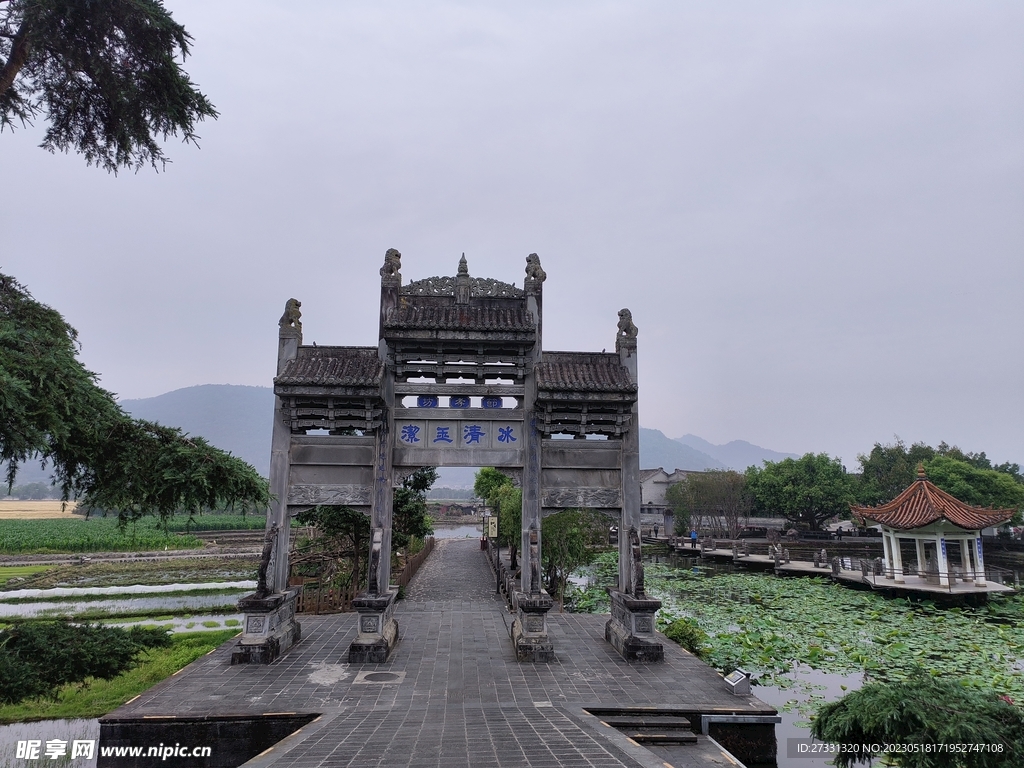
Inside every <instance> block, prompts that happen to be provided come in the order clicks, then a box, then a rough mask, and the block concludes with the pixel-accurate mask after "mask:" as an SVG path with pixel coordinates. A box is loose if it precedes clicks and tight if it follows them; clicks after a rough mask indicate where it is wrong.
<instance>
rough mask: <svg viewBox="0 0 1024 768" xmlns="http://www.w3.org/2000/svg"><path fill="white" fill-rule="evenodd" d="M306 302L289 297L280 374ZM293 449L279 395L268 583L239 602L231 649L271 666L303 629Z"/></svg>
mask: <svg viewBox="0 0 1024 768" xmlns="http://www.w3.org/2000/svg"><path fill="white" fill-rule="evenodd" d="M300 306H302V305H301V303H300V302H299V301H297V300H295V299H289V300H288V302H287V304H286V305H285V311H284V316H283V317H282V318H281V321H280V323H279V331H278V345H277V374H278V375H279V376H280V375H281V373H282V372H283V371H284V369H285V366H287V364H288V363H289V362H291V361H292V360H294V359H295V358H296V357H297V356H298V353H299V347H300V346H301V345H302V322H301V320H300V318H301V317H302V313H301V312H300V311H299V307H300ZM290 449H291V420H290V415H289V414H287V413H285V412H284V404H283V403H282V401H281V398H280V397H277V396H275V397H274V427H273V433H272V437H271V443H270V498H271V501H270V507H269V508H268V509H267V528H266V530H267V536H268V542H269V541H273V545H272V546H271V547H269V548H265V550H264V553H265V554H264V557H265V559H266V558H267V556H269V561H266V560H265V562H263V563H262V564H261V566H260V571H261V573H265V574H266V583H260V584H258V585H257V590H256V592H255V594H252V595H247V596H246V597H243V598H242V599H241V600H239V601H238V609H239V610H240V611H241V612H242V613H244V614H245V620H244V624H243V628H242V637H241V639H240V640H239V641H238V645H236V646H235V649H234V650H233V651H232V653H231V663H232V664H269V663H271V662H272V661H274V660H275V659H277V658H278V656H280V655H281V654H282V653H284V652H285V651H287V650H288V649H289V648H290V647H291V646H292V645H294V644H295V643H297V642H298V641H299V639H300V637H301V636H302V628H301V626H300V625H299V622H297V621H295V601H296V598H297V597H298V593H299V590H298V589H293V590H289V588H288V574H289V570H290V564H289V562H288V551H289V547H290V545H291V542H290V539H289V535H290V533H291V519H290V518H289V515H288V471H289V460H288V456H289V451H290Z"/></svg>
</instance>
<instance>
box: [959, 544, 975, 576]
mask: <svg viewBox="0 0 1024 768" xmlns="http://www.w3.org/2000/svg"><path fill="white" fill-rule="evenodd" d="M973 546H974V540H973V539H968V538H963V539H960V565H961V567H962V568H963V569H964V581H973V580H974V573H973V571H974V570H975V569H974V567H973V566H972V565H971V547H973Z"/></svg>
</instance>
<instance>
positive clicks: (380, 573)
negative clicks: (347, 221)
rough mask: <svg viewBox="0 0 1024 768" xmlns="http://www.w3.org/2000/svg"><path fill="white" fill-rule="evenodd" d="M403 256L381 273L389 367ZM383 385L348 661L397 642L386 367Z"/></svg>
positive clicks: (391, 408) (375, 659)
mask: <svg viewBox="0 0 1024 768" xmlns="http://www.w3.org/2000/svg"><path fill="white" fill-rule="evenodd" d="M401 259H402V254H401V253H399V252H398V251H396V250H395V249H394V248H391V249H389V250H388V251H387V253H385V254H384V266H382V267H381V269H380V336H379V341H378V345H377V353H378V355H379V356H380V359H381V360H383V361H384V362H385V363H387V359H388V356H389V354H390V350H389V349H388V346H387V342H386V341H385V340H384V320H385V318H386V317H387V313H388V312H389V311H390V310H392V309H394V308H396V307H397V306H398V294H399V291H400V289H401V287H402V275H401V272H400V271H399V270H400V269H401V266H402V262H401ZM385 371H386V372H385V375H384V381H383V382H382V392H381V395H382V398H383V400H384V408H383V412H382V414H381V425H380V427H378V429H377V431H376V433H375V434H374V436H373V438H374V439H373V488H372V491H371V496H370V526H371V529H372V534H371V536H370V552H369V557H368V558H367V580H366V583H367V589H366V591H364V592H361V593H360V594H359V595H357V596H356V598H355V599H354V600H353V601H352V607H353V608H354V609H355V610H356V611H357V612H358V613H359V632H358V634H357V635H356V639H355V640H353V641H352V644H351V645H350V646H349V649H348V662H349V663H350V664H357V663H375V664H382V663H384V662H385V661H387V660H388V656H390V655H391V651H393V650H394V648H395V645H397V643H398V622H397V621H396V620H395V617H394V614H395V601H396V600H397V599H398V588H397V587H395V588H392V587H391V518H392V511H393V503H394V489H393V488H392V485H393V477H394V466H393V462H394V453H395V404H396V403H395V376H394V370H393V368H392V367H391V366H385Z"/></svg>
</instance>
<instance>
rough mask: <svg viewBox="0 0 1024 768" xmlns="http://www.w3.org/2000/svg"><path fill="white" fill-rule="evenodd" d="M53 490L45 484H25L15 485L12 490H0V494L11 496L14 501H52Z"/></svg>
mask: <svg viewBox="0 0 1024 768" xmlns="http://www.w3.org/2000/svg"><path fill="white" fill-rule="evenodd" d="M53 491H54V488H53V486H52V485H47V484H46V483H25V484H24V485H16V486H14V487H13V488H0V494H6V495H7V496H13V497H14V498H16V499H29V500H31V501H39V500H40V499H52V498H53Z"/></svg>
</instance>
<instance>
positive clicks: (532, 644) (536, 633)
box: [512, 592, 555, 661]
mask: <svg viewBox="0 0 1024 768" xmlns="http://www.w3.org/2000/svg"><path fill="white" fill-rule="evenodd" d="M515 603H516V618H515V619H514V620H513V622H512V643H513V644H514V645H515V648H516V659H517V660H518V661H554V660H555V646H554V644H553V643H552V642H551V640H550V639H549V638H548V622H547V613H548V611H550V610H551V606H552V605H554V602H553V601H552V600H551V597H550V596H549V595H548V593H547V592H541V593H540V594H538V595H530V594H527V593H525V592H516V593H515Z"/></svg>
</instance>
